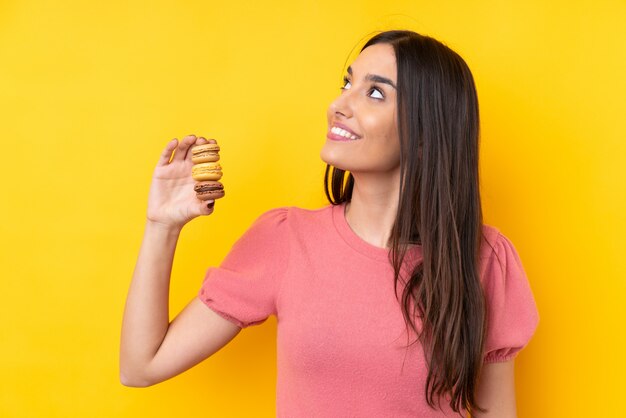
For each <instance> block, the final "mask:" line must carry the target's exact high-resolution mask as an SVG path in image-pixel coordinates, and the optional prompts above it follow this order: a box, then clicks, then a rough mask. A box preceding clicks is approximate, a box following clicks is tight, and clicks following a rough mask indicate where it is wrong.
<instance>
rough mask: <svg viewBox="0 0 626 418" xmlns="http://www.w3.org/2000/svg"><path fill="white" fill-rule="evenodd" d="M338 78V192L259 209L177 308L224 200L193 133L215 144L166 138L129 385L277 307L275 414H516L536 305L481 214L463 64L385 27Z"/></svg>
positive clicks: (187, 359) (132, 310) (473, 114)
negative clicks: (183, 274)
mask: <svg viewBox="0 0 626 418" xmlns="http://www.w3.org/2000/svg"><path fill="white" fill-rule="evenodd" d="M341 89H342V91H341V94H340V95H339V96H338V97H337V99H336V100H335V101H334V102H333V103H331V105H330V107H329V108H328V114H327V116H328V133H327V140H326V142H325V144H324V146H323V148H322V150H321V158H322V160H323V161H324V162H326V163H327V170H326V177H325V188H326V195H327V197H328V199H329V201H330V203H331V204H330V205H328V206H325V207H322V208H318V209H312V210H311V209H302V208H297V207H281V208H276V209H272V210H269V211H267V212H265V213H263V214H262V215H261V216H259V217H258V218H257V220H256V221H255V222H254V223H253V224H252V226H251V227H250V228H249V229H248V230H247V231H246V232H245V234H244V235H243V236H242V237H241V238H240V239H239V240H238V241H237V242H236V243H235V244H234V246H233V247H232V249H231V251H230V252H229V254H228V255H227V257H226V258H225V259H224V261H223V262H222V263H221V265H220V266H219V267H211V268H209V269H208V271H207V274H206V277H205V279H204V282H203V284H202V286H201V289H200V291H199V293H198V295H197V296H196V297H194V298H193V299H192V301H191V302H190V303H189V305H188V306H187V307H185V309H183V311H182V312H180V314H179V315H178V316H177V317H176V318H175V319H174V320H173V321H172V322H171V323H169V319H168V318H169V315H168V299H169V295H168V291H169V280H170V271H171V266H172V260H173V255H174V249H175V247H176V242H177V239H178V236H179V234H180V231H181V229H182V227H183V226H184V225H185V224H186V223H187V222H189V221H190V220H191V219H193V218H195V217H197V216H201V215H210V214H211V213H213V210H214V207H213V205H212V202H211V203H210V204H209V205H206V202H201V201H199V200H198V199H196V197H195V192H194V190H193V184H194V181H193V180H192V178H191V176H190V173H191V166H192V162H191V156H190V153H189V152H188V151H189V149H190V147H191V146H192V145H194V144H201V143H206V142H208V141H207V140H205V139H204V138H196V137H195V136H194V135H190V136H188V137H185V138H184V139H183V140H182V141H181V142H180V144H179V143H178V141H177V140H176V139H174V140H172V141H171V142H170V143H168V144H167V146H166V148H165V150H164V151H163V153H162V155H161V158H160V160H159V162H158V164H157V167H156V169H155V172H154V176H153V181H152V185H151V189H150V197H149V202H148V213H147V222H146V229H145V235H144V240H143V244H142V246H141V250H140V253H139V258H138V261H137V266H136V268H135V272H134V275H133V279H132V283H131V285H130V290H129V294H128V299H127V302H126V309H125V312H124V321H123V325H122V338H121V350H120V378H121V381H122V383H123V384H124V385H126V386H141V387H142V386H149V385H154V384H156V383H158V382H161V381H163V380H166V379H169V378H171V377H173V376H175V375H177V374H179V373H181V372H183V371H185V370H187V369H189V368H190V367H192V366H193V365H195V364H197V363H199V362H201V361H202V360H204V359H206V358H207V357H209V356H211V355H212V354H213V353H215V352H217V351H218V350H219V349H220V348H221V347H223V346H224V345H226V344H227V343H228V342H229V341H230V340H232V339H233V338H234V337H235V336H236V335H237V334H238V333H239V331H240V330H241V329H242V328H245V327H247V326H251V325H257V324H260V323H262V322H264V321H265V320H266V319H267V318H268V317H269V315H275V316H276V317H277V319H278V342H277V344H278V345H277V350H278V381H277V415H278V416H284V417H311V416H316V417H317V416H320V417H322V416H323V417H326V416H327V417H342V416H359V417H362V416H368V417H369V416H371V417H444V416H453V415H457V416H468V413H469V412H470V411H471V413H472V416H474V417H498V418H503V417H515V416H516V408H515V390H514V374H513V372H514V366H513V362H514V357H515V356H516V355H517V354H518V353H519V351H520V350H521V349H522V348H523V347H524V346H526V344H527V343H528V342H529V340H530V339H531V337H532V336H533V334H534V332H535V329H536V327H537V325H538V321H539V315H538V311H537V308H536V305H535V301H534V298H533V294H532V291H531V288H530V286H529V283H528V280H527V278H526V275H525V272H524V268H523V266H522V264H521V261H520V259H519V257H518V255H517V252H516V251H515V248H514V247H513V245H512V243H511V242H510V241H509V240H508V239H507V238H506V237H505V236H504V235H503V234H502V233H500V232H499V231H498V229H496V228H495V227H492V226H488V225H484V224H483V222H482V211H481V203H480V194H479V179H478V151H479V147H478V145H479V141H478V138H479V114H478V101H477V95H476V90H475V86H474V81H473V77H472V74H471V72H470V70H469V68H468V66H467V64H466V63H465V61H464V60H463V59H462V58H461V57H460V56H459V55H458V54H456V53H455V52H454V51H452V50H451V49H449V48H448V47H447V46H445V45H443V44H442V43H440V42H438V41H437V40H435V39H433V38H430V37H427V36H422V35H419V34H417V33H414V32H410V31H388V32H383V33H380V34H378V35H376V36H374V37H373V38H371V39H370V40H369V41H368V42H367V44H366V45H365V46H364V47H363V48H362V49H361V51H360V54H359V56H358V57H357V58H356V59H355V61H354V62H352V63H351V65H350V66H349V67H348V70H347V74H346V76H345V78H344V84H343V85H342V87H341ZM172 154H173V156H172Z"/></svg>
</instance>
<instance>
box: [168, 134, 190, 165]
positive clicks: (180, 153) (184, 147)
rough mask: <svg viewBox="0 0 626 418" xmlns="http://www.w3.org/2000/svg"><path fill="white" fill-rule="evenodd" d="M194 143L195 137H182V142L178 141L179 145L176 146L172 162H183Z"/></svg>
mask: <svg viewBox="0 0 626 418" xmlns="http://www.w3.org/2000/svg"><path fill="white" fill-rule="evenodd" d="M195 142H196V136H195V135H187V136H186V137H184V138H183V140H182V141H180V145H178V148H177V149H176V153H175V154H174V158H173V159H172V161H174V160H179V161H183V160H184V159H185V158H186V157H187V151H189V148H190V147H191V146H192V145H193V144H194V143H195Z"/></svg>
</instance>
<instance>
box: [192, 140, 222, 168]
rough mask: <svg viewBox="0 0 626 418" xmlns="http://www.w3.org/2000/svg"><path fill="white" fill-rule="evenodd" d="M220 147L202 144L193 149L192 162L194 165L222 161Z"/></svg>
mask: <svg viewBox="0 0 626 418" xmlns="http://www.w3.org/2000/svg"><path fill="white" fill-rule="evenodd" d="M219 152H220V146H219V145H217V144H212V143H208V144H201V145H196V146H194V147H193V148H191V161H192V162H193V163H194V164H200V163H208V162H215V161H218V160H219V159H220V154H219Z"/></svg>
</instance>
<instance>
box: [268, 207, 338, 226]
mask: <svg viewBox="0 0 626 418" xmlns="http://www.w3.org/2000/svg"><path fill="white" fill-rule="evenodd" d="M331 211H332V205H325V206H322V207H318V208H303V207H300V206H279V207H275V208H272V209H268V210H266V211H265V212H263V213H262V214H261V215H260V216H259V218H260V219H267V220H270V219H273V220H288V221H289V222H290V223H302V222H305V223H306V222H316V221H319V220H321V219H323V218H325V217H327V216H329V215H330V212H331Z"/></svg>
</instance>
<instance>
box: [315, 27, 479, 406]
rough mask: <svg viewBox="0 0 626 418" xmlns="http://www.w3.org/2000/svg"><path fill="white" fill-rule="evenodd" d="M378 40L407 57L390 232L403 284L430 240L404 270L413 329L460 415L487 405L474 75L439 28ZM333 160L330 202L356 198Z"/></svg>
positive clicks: (438, 392)
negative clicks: (482, 384) (479, 395)
mask: <svg viewBox="0 0 626 418" xmlns="http://www.w3.org/2000/svg"><path fill="white" fill-rule="evenodd" d="M378 43H386V44H389V45H391V46H392V47H393V48H394V51H395V56H396V63H397V87H398V88H397V109H398V134H399V137H400V195H399V201H398V212H397V215H396V219H395V222H394V225H393V227H392V230H391V236H390V238H389V247H390V252H389V261H390V262H391V264H392V265H393V268H394V285H396V289H397V284H398V280H399V278H400V277H402V276H401V268H402V265H403V260H404V258H405V257H404V256H405V251H406V249H407V248H408V244H416V245H421V248H422V254H423V259H422V261H421V262H418V263H416V264H415V266H414V267H411V268H410V269H409V271H410V276H409V277H407V278H404V277H403V282H404V283H406V285H405V287H404V290H403V292H402V299H401V304H402V313H403V316H404V320H405V323H406V325H407V336H408V329H409V326H410V327H411V329H412V330H413V331H414V332H415V335H417V339H416V340H415V341H414V342H413V343H412V344H414V343H416V342H418V341H419V342H420V343H421V344H422V345H423V348H424V354H425V358H426V361H427V364H428V370H429V371H428V378H427V380H426V390H425V396H426V400H427V402H428V405H430V406H431V408H433V409H434V408H435V401H434V398H435V397H437V400H438V403H439V402H440V400H441V397H442V396H443V395H446V394H448V395H450V407H451V408H452V409H453V410H454V411H455V412H459V414H461V408H464V409H466V410H468V411H481V412H485V411H486V410H485V409H482V408H480V407H479V406H478V405H477V402H476V397H475V391H476V387H477V383H478V379H479V377H480V373H481V371H482V365H483V356H484V352H483V350H484V344H485V339H486V329H487V313H486V309H487V307H486V303H485V299H484V294H483V290H482V286H481V283H480V280H479V273H478V260H479V250H480V243H481V236H482V225H483V218H482V208H481V202H480V191H479V179H478V150H479V148H478V147H479V143H478V142H479V114H478V98H477V94H476V88H475V85H474V79H473V76H472V73H471V72H470V70H469V67H468V66H467V64H466V63H465V61H464V60H463V59H462V58H461V57H460V56H459V55H458V54H457V53H456V52H454V51H452V50H451V49H450V48H449V47H447V46H446V45H444V44H443V43H441V42H439V41H437V40H436V39H433V38H431V37H428V36H424V35H420V34H418V33H415V32H412V31H406V30H393V31H386V32H382V33H379V34H377V35H375V36H374V37H372V38H371V39H369V41H367V43H366V44H365V46H363V48H361V51H363V50H364V49H365V48H367V47H368V46H370V45H374V44H378ZM330 169H331V166H330V165H327V166H326V173H325V176H324V188H325V192H326V197H327V198H328V200H329V202H330V203H331V204H333V205H338V204H341V203H343V202H350V200H351V198H352V189H353V186H354V177H353V176H352V174H351V173H349V172H347V171H344V170H341V169H339V168H337V167H332V174H330V171H331V170H330ZM346 173H347V178H346ZM329 176H330V177H331V184H330V185H329V180H328V179H329ZM329 186H330V187H329ZM396 297H398V298H399V296H398V293H397V291H396ZM398 301H399V302H400V299H398ZM416 318H419V319H420V320H421V323H422V331H421V332H420V331H418V329H417V327H416V321H415V320H416ZM407 338H408V337H407ZM439 406H440V408H441V405H440V403H439Z"/></svg>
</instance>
